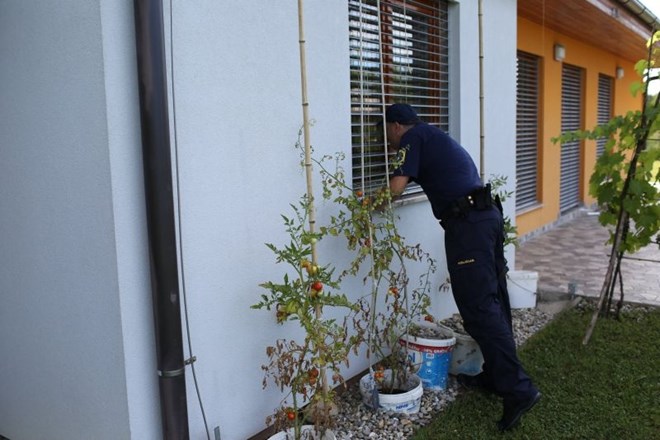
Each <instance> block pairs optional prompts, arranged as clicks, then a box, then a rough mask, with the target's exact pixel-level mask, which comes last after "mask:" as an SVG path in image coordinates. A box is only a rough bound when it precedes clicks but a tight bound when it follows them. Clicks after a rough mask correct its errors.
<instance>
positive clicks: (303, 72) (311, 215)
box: [298, 0, 329, 409]
mask: <svg viewBox="0 0 660 440" xmlns="http://www.w3.org/2000/svg"><path fill="white" fill-rule="evenodd" d="M303 11H304V8H303V0H298V43H299V48H300V87H301V92H302V112H303V137H304V143H305V177H306V181H307V198H308V200H307V202H308V204H307V216H308V217H307V218H308V219H309V233H310V234H314V232H315V227H316V212H315V209H314V191H313V190H314V187H313V179H312V172H313V167H312V146H311V140H310V133H309V101H308V98H307V63H306V57H305V24H304V21H305V19H304V13H303ZM311 246H312V265H314V266H316V265H318V256H317V250H316V241H315V240H312V242H311ZM315 313H316V319H321V316H322V311H321V306H320V305H318V304H317V305H316V309H315ZM320 371H321V374H319V378H320V381H321V385H322V387H323V392H324V393H327V392H328V391H329V385H328V380H327V378H326V368H325V365H320ZM326 409H327V408H326Z"/></svg>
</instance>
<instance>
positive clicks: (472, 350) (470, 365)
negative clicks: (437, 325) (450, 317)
mask: <svg viewBox="0 0 660 440" xmlns="http://www.w3.org/2000/svg"><path fill="white" fill-rule="evenodd" d="M454 336H455V337H456V345H455V346H454V351H453V353H452V355H451V365H450V367H449V373H451V374H453V375H458V374H467V375H468V376H475V375H477V374H479V373H481V366H482V365H483V363H484V357H483V355H482V354H481V349H480V348H479V344H477V341H475V340H474V339H473V338H472V337H471V336H469V335H464V334H461V333H454Z"/></svg>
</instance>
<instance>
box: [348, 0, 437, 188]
mask: <svg viewBox="0 0 660 440" xmlns="http://www.w3.org/2000/svg"><path fill="white" fill-rule="evenodd" d="M348 13H349V35H350V37H349V38H350V41H349V44H350V71H351V134H352V158H353V163H352V171H353V186H354V188H355V189H362V190H364V191H365V192H370V191H372V190H374V189H377V188H380V187H382V186H383V185H385V183H386V179H387V177H388V170H387V160H388V159H389V158H388V157H387V156H386V154H387V153H386V146H385V145H384V136H383V127H382V126H380V125H379V122H381V121H382V119H383V112H384V107H385V106H386V105H389V104H393V103H396V102H401V103H408V104H410V105H411V106H412V107H413V108H415V110H416V111H417V113H418V114H419V116H420V118H421V119H422V120H424V121H425V122H427V123H429V124H433V125H435V126H438V127H440V128H442V129H443V130H445V131H447V130H448V128H449V78H448V76H449V75H448V30H447V28H448V24H447V1H446V0H349V2H348ZM417 192H421V188H419V186H417V185H409V186H408V189H407V191H406V194H412V193H417Z"/></svg>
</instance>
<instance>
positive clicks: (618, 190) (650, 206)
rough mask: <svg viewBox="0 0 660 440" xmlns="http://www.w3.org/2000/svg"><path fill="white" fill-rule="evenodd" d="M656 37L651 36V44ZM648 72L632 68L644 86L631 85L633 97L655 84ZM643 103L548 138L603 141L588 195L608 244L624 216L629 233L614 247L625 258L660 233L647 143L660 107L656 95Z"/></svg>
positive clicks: (655, 154) (653, 158)
mask: <svg viewBox="0 0 660 440" xmlns="http://www.w3.org/2000/svg"><path fill="white" fill-rule="evenodd" d="M658 35H659V34H655V35H654V37H653V41H656V40H657V39H658ZM654 53H655V49H654ZM648 67H649V65H648V61H646V60H642V61H639V62H638V63H637V64H636V65H635V70H636V72H637V73H638V74H639V75H640V76H641V77H642V80H643V81H641V82H639V83H635V84H633V86H632V90H631V91H632V92H633V95H634V94H635V93H637V92H639V91H643V92H644V94H645V95H646V92H647V90H648V82H649V81H652V80H654V79H657V78H651V77H650V76H649V74H648V72H649V71H648ZM645 98H646V96H645ZM644 103H645V105H644V109H643V110H642V111H630V112H628V113H627V114H626V115H625V116H615V117H613V118H612V119H611V120H610V121H608V122H606V123H605V124H603V125H600V126H597V127H595V128H594V129H592V130H585V131H579V130H578V131H573V132H567V133H564V134H562V135H561V136H560V137H557V138H553V139H552V141H553V142H555V143H557V142H568V141H574V140H583V139H599V138H608V141H607V143H606V144H605V152H604V153H603V154H602V155H601V156H600V157H599V158H598V159H597V162H596V166H595V168H594V171H593V173H592V175H591V178H590V180H589V194H591V195H592V196H594V197H595V198H596V200H597V203H598V206H599V207H600V210H601V214H600V217H599V220H600V223H601V224H602V225H604V226H607V227H609V230H610V242H612V241H613V238H614V232H615V227H616V225H617V222H618V221H619V218H620V214H621V211H622V210H624V211H625V212H626V213H627V214H628V215H629V218H630V220H631V221H630V224H629V231H628V233H627V234H626V236H625V239H624V241H623V242H622V243H621V247H620V248H619V251H621V252H628V253H632V252H635V251H636V250H638V249H640V248H642V247H644V246H646V245H647V244H649V243H651V242H652V241H653V239H654V236H656V234H658V231H659V230H660V184H659V183H660V180H659V176H658V173H657V172H654V166H655V164H656V163H657V162H658V161H660V149H658V148H647V144H649V138H650V137H655V136H658V133H660V120H659V118H658V115H659V114H660V107H659V106H658V97H657V96H656V97H655V99H654V100H647V99H645V101H644Z"/></svg>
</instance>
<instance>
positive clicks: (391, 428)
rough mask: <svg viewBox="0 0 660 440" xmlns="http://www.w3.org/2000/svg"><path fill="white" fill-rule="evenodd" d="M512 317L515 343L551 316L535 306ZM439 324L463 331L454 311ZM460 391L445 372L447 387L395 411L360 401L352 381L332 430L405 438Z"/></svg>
mask: <svg viewBox="0 0 660 440" xmlns="http://www.w3.org/2000/svg"><path fill="white" fill-rule="evenodd" d="M512 318H513V332H514V338H515V340H516V345H520V344H522V343H523V342H524V341H526V340H527V338H529V337H530V336H531V335H533V334H534V333H536V332H537V331H539V330H540V329H541V328H543V326H545V325H546V324H547V323H548V322H549V321H550V320H551V319H552V317H551V316H550V315H548V314H547V313H544V312H542V311H541V310H539V309H516V310H513V311H512ZM441 324H443V325H445V326H447V327H450V328H452V329H453V330H454V331H457V332H461V333H464V331H463V324H462V320H461V318H460V315H454V316H452V317H450V318H448V319H446V320H444V321H442V322H441ZM460 392H461V389H459V386H458V384H457V383H456V380H455V379H454V377H453V376H449V380H448V385H447V389H445V390H443V391H436V392H433V391H428V390H425V391H424V394H423V395H422V404H421V407H420V410H419V412H418V413H417V414H395V413H392V412H391V411H384V410H378V411H374V410H372V409H370V408H368V407H366V406H365V405H363V404H362V400H361V397H360V391H359V389H358V384H357V383H356V384H354V385H353V386H351V388H350V389H349V390H347V391H346V392H344V393H342V396H341V397H340V402H338V404H339V415H338V417H337V426H336V427H335V429H333V431H334V433H335V435H336V436H337V438H338V439H379V440H381V439H382V440H389V439H407V438H409V437H410V436H412V433H413V431H414V430H415V429H417V428H419V427H421V426H424V425H427V424H429V423H430V422H431V420H432V419H433V417H434V416H435V415H437V414H438V413H439V412H440V411H442V410H443V409H444V408H446V407H447V406H448V405H449V404H450V403H451V402H453V401H454V399H456V396H458V395H459V394H460Z"/></svg>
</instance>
